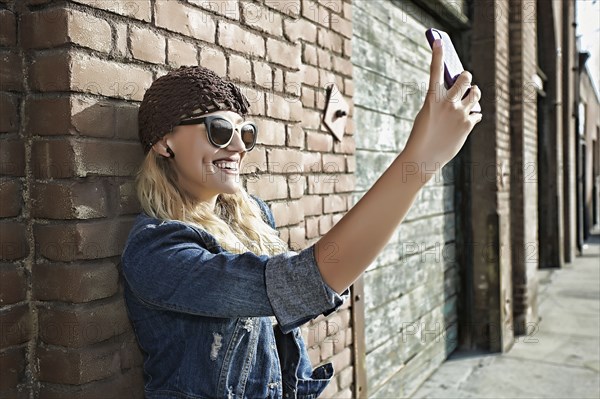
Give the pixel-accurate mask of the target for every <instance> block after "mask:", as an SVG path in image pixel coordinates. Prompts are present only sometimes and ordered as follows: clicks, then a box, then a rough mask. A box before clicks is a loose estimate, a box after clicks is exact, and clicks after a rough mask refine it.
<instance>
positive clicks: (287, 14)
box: [0, 0, 355, 398]
mask: <svg viewBox="0 0 600 399" xmlns="http://www.w3.org/2000/svg"><path fill="white" fill-rule="evenodd" d="M351 19H352V8H351V4H350V2H349V1H342V0H335V1H332V0H328V1H321V0H319V1H312V0H303V1H300V0H286V1H285V2H284V1H274V0H260V1H239V2H238V1H219V2H214V1H212V2H209V1H203V0H189V1H178V0H170V1H164V0H135V1H125V0H123V1H101V0H77V1H61V2H50V1H48V0H26V1H17V2H14V1H3V2H2V3H0V21H1V22H2V24H1V26H2V38H1V42H0V45H1V46H2V49H1V50H0V59H1V61H2V75H1V77H2V86H1V90H2V97H1V104H2V119H1V120H2V123H1V124H0V125H1V126H0V127H1V135H0V140H1V145H0V149H1V150H0V159H1V165H2V169H1V173H2V176H1V177H0V178H1V180H0V182H1V184H2V191H1V192H2V198H1V199H2V209H1V211H0V212H1V214H0V216H1V217H2V219H1V221H0V233H1V237H2V250H1V257H2V262H3V263H2V265H1V269H0V273H1V281H2V289H1V290H0V293H1V294H0V295H1V296H0V299H1V303H0V306H1V308H0V318H1V323H2V331H3V333H2V342H1V343H0V344H1V345H0V362H1V363H0V370H1V371H0V373H1V379H0V381H1V382H0V384H1V385H0V388H1V394H0V396H2V397H4V396H6V397H23V398H25V397H38V396H39V397H49V398H54V397H57V398H58V397H60V398H69V397H81V398H84V397H92V396H93V397H98V395H103V396H104V397H111V398H114V397H142V387H143V381H142V370H141V360H142V358H141V353H140V352H139V348H138V347H137V343H136V341H135V337H134V336H133V335H132V330H131V326H130V324H129V322H128V320H127V317H126V312H125V308H124V303H123V300H122V283H121V281H119V274H118V267H119V265H118V262H119V258H120V253H121V251H122V248H123V244H124V242H125V239H126V236H127V233H128V232H129V228H130V226H131V223H132V222H133V219H134V217H135V215H136V213H137V212H138V211H139V204H138V203H137V200H136V198H135V193H134V187H133V174H134V172H135V170H136V168H137V166H138V165H139V163H140V161H141V159H142V151H141V146H140V144H139V142H138V139H137V126H136V116H137V106H138V105H139V101H140V100H141V99H142V97H143V94H144V92H145V90H146V89H147V88H148V87H149V86H150V84H151V82H152V81H153V80H154V79H156V78H158V77H159V76H161V75H163V74H165V73H166V72H167V71H169V70H170V69H173V68H176V67H178V66H180V65H198V64H199V65H203V66H206V67H209V68H211V69H213V70H215V71H216V72H217V73H218V74H220V75H222V76H225V75H227V76H229V77H230V78H231V79H232V80H234V81H236V82H238V84H239V85H240V87H241V88H242V90H243V91H244V93H245V94H246V95H247V97H248V98H249V99H250V101H251V113H252V116H253V118H254V119H255V120H256V121H257V123H258V124H259V128H260V129H261V136H260V137H259V143H258V146H257V148H256V149H255V150H254V151H253V152H251V153H249V155H248V161H247V165H250V164H253V165H255V166H254V167H249V168H248V169H247V170H245V171H244V172H245V173H254V174H255V175H256V177H254V176H253V178H252V179H248V182H247V186H246V188H247V190H248V191H249V192H250V193H253V194H257V195H259V196H260V197H262V198H263V199H265V200H266V201H267V202H268V203H269V204H270V206H271V207H272V210H273V213H274V215H275V219H276V222H277V226H278V228H279V230H280V232H281V236H282V238H283V239H284V240H288V241H289V243H290V246H291V247H292V248H293V249H300V248H304V247H306V246H308V245H311V244H312V243H314V242H315V241H317V240H318V239H319V237H320V236H322V235H323V234H324V233H326V232H327V231H328V230H329V228H331V226H332V225H333V224H334V223H336V222H337V221H338V220H339V219H340V218H341V217H342V215H343V214H344V212H346V211H347V210H348V209H349V207H350V205H351V198H350V195H351V193H352V191H353V189H354V155H353V154H354V138H353V131H354V127H353V123H352V114H353V109H352V107H351V109H350V116H349V123H348V125H347V129H346V135H345V136H344V139H343V140H342V141H341V142H337V141H336V140H334V139H333V137H332V135H330V134H329V133H327V131H326V130H325V128H324V126H323V125H322V124H321V123H320V116H321V111H322V110H323V107H324V97H325V95H324V93H325V91H324V87H325V86H326V84H327V83H330V82H335V83H336V84H337V86H338V87H339V88H340V90H341V91H342V93H343V95H344V96H345V97H346V99H347V100H348V101H349V102H350V103H351V97H352V95H353V81H352V65H351V63H350V56H351V52H352V47H351V42H350V38H351V34H352V33H351V32H352V31H351V29H352V25H351ZM352 325H353V320H352V319H351V303H350V302H348V303H347V304H346V305H344V307H343V308H342V309H340V310H339V311H338V312H336V313H335V314H333V315H330V317H329V318H325V317H323V316H320V317H319V318H317V319H315V320H313V321H312V322H311V323H309V324H307V325H305V326H304V327H303V336H304V338H305V340H306V342H307V346H308V347H309V353H310V356H311V361H312V362H313V364H314V365H315V366H316V365H318V364H319V363H322V362H325V361H333V363H334V367H335V370H336V376H335V377H334V379H333V381H332V383H331V384H330V386H329V387H328V388H327V390H326V392H325V393H324V395H325V396H327V397H330V396H334V395H336V394H337V393H338V392H339V394H340V395H342V396H344V397H349V396H351V392H352V389H353V381H354V372H355V371H354V368H353V362H354V360H353V352H352V345H353V332H352ZM5 331H6V333H5Z"/></svg>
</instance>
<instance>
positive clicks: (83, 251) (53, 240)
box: [33, 220, 131, 261]
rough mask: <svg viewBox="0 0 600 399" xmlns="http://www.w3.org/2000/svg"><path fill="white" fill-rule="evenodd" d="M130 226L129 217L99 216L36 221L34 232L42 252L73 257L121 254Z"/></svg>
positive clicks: (50, 256)
mask: <svg viewBox="0 0 600 399" xmlns="http://www.w3.org/2000/svg"><path fill="white" fill-rule="evenodd" d="M130 228H131V222H130V221H121V220H100V221H89V222H77V223H59V224H54V223H50V224H45V225H42V224H37V225H34V227H33V233H34V236H35V240H36V251H37V253H38V255H39V256H44V257H45V258H47V259H49V260H56V261H71V260H81V259H97V258H105V257H108V256H116V255H120V254H121V252H122V250H123V245H124V243H125V241H126V239H127V234H128V233H129V229H130Z"/></svg>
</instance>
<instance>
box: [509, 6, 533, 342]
mask: <svg viewBox="0 0 600 399" xmlns="http://www.w3.org/2000/svg"><path fill="white" fill-rule="evenodd" d="M509 12H510V22H509V26H510V76H511V79H510V82H511V86H510V99H511V104H510V113H511V116H510V128H511V171H512V173H511V185H510V187H511V211H510V216H511V231H512V234H511V235H512V242H511V245H512V256H513V258H512V268H513V295H514V300H513V307H512V308H513V319H514V328H515V334H516V335H521V334H524V333H525V332H526V329H527V325H528V323H535V322H537V301H536V298H537V287H538V285H537V278H536V276H537V275H536V273H535V271H536V270H537V268H538V259H539V256H538V249H539V241H538V162H537V153H538V149H537V146H538V140H537V135H538V132H537V95H538V94H537V90H536V83H535V81H534V80H533V77H534V76H535V75H536V74H537V70H536V67H537V46H536V44H537V43H536V41H537V36H536V32H537V29H536V23H537V21H536V16H537V12H536V2H535V1H529V0H525V1H511V2H510V10H509ZM531 327H532V326H531V325H530V326H529V328H531Z"/></svg>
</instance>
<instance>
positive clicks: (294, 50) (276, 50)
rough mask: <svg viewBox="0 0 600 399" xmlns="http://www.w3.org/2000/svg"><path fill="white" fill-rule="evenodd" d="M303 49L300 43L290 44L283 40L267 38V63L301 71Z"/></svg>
mask: <svg viewBox="0 0 600 399" xmlns="http://www.w3.org/2000/svg"><path fill="white" fill-rule="evenodd" d="M301 50H302V47H301V46H300V44H299V43H296V44H289V43H286V42H284V41H281V40H275V39H272V38H267V61H270V62H274V63H277V64H281V65H285V66H286V67H288V68H292V69H299V68H300V64H301V58H300V53H301Z"/></svg>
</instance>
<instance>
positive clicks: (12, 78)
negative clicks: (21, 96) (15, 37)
mask: <svg viewBox="0 0 600 399" xmlns="http://www.w3.org/2000/svg"><path fill="white" fill-rule="evenodd" d="M0 89H1V90H2V91H21V90H23V73H22V65H21V57H20V56H19V54H17V53H14V52H8V51H2V52H0Z"/></svg>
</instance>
